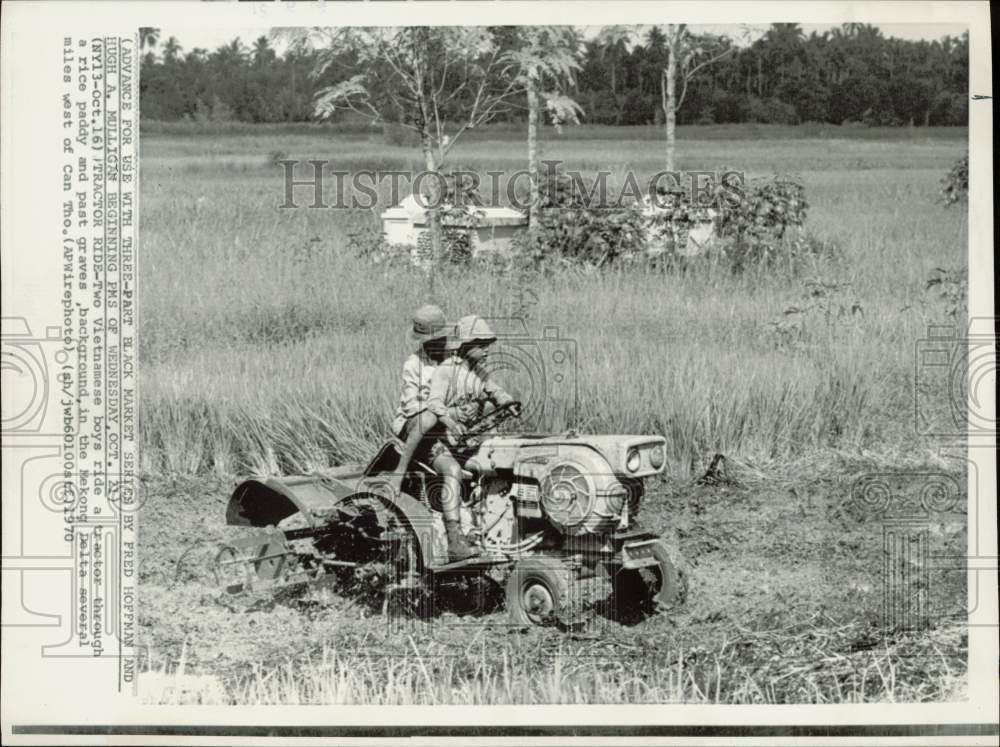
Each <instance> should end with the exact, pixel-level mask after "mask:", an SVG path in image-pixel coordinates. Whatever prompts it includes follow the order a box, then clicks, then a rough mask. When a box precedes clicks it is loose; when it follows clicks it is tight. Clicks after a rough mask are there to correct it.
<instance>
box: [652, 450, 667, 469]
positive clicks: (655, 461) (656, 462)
mask: <svg viewBox="0 0 1000 747" xmlns="http://www.w3.org/2000/svg"><path fill="white" fill-rule="evenodd" d="M666 461H667V455H666V454H665V453H664V451H663V447H662V446H654V447H653V448H652V449H650V450H649V464H650V466H651V467H652V468H653V469H660V468H661V467H662V466H663V464H664V463H665V462H666Z"/></svg>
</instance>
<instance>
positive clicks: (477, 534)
mask: <svg viewBox="0 0 1000 747" xmlns="http://www.w3.org/2000/svg"><path fill="white" fill-rule="evenodd" d="M517 412H518V411H517V409H516V408H512V407H501V408H497V409H495V410H493V411H492V412H490V413H488V414H487V415H486V416H484V418H483V419H482V420H481V421H480V422H479V423H478V424H476V425H475V426H474V427H473V428H471V429H470V430H469V431H468V432H467V433H466V434H465V436H464V438H463V441H462V443H461V444H460V446H459V448H457V449H456V453H457V454H460V455H461V459H460V461H461V462H462V464H463V474H462V476H463V492H464V494H463V498H462V512H461V513H462V522H461V523H462V530H463V532H464V533H465V535H466V537H467V539H468V542H469V544H470V545H472V546H473V547H474V548H475V549H476V550H477V552H478V554H477V555H475V556H474V557H471V558H467V559H464V560H461V561H457V562H449V559H448V552H447V540H446V538H445V532H444V524H443V521H442V518H441V513H440V508H441V506H440V500H439V498H440V493H441V482H440V480H439V478H438V476H437V475H436V473H435V472H434V470H433V469H431V468H430V467H429V466H428V465H426V464H424V463H422V462H420V461H415V462H414V463H412V464H411V466H410V470H409V471H408V473H407V474H406V475H405V476H404V478H403V482H402V487H401V489H400V490H398V491H396V490H393V489H390V488H389V483H390V480H389V478H390V477H391V476H392V475H394V474H395V472H396V470H397V468H398V466H399V461H400V453H401V443H400V442H399V441H398V440H395V439H393V440H390V441H387V442H385V443H384V444H383V445H382V446H381V448H379V449H378V451H377V452H376V454H375V456H374V458H372V459H371V461H369V462H368V463H367V464H357V465H345V466H342V467H339V468H336V469H334V470H330V471H328V472H324V473H322V474H311V475H305V476H297V477H268V478H260V479H249V480H246V481H244V482H241V483H240V484H239V485H237V487H236V489H235V491H234V492H233V494H232V496H231V498H230V499H229V502H228V505H227V508H226V522H227V524H229V525H232V526H239V527H257V528H261V529H263V531H262V532H257V533H255V534H253V535H251V536H248V537H245V538H240V539H236V540H234V541H232V542H230V543H228V544H226V545H224V546H223V547H222V548H221V549H220V551H219V552H218V554H217V556H216V558H215V563H214V571H215V575H216V578H217V581H218V582H219V583H220V585H221V586H222V587H223V588H224V589H225V591H227V592H229V593H232V594H239V593H242V592H249V591H258V592H260V591H270V590H274V589H278V588H281V587H286V586H290V585H297V584H316V583H319V582H323V581H326V582H329V581H333V582H335V586H336V588H341V589H354V590H358V589H360V588H364V589H368V590H371V589H376V590H377V591H378V593H379V594H380V595H381V599H382V600H383V605H384V606H383V610H385V609H388V608H389V605H390V600H395V601H393V602H392V609H399V606H400V605H402V607H403V608H404V609H407V610H409V611H410V612H415V613H416V614H424V613H426V611H427V610H429V609H431V608H433V603H434V602H433V599H434V595H435V591H436V590H439V589H442V588H444V587H446V586H448V585H449V584H452V585H454V584H456V583H457V584H469V585H471V586H470V587H469V588H473V589H481V588H483V584H484V583H487V584H492V585H493V587H494V588H495V589H496V591H497V594H496V596H497V597H498V598H499V597H502V598H503V600H504V601H505V606H506V609H507V612H508V615H509V617H510V620H511V622H512V623H513V624H515V625H517V626H531V625H546V624H555V625H558V626H562V627H574V626H577V625H579V624H581V622H585V621H586V619H587V617H588V615H589V613H588V608H587V605H586V604H585V603H584V601H583V596H584V595H583V594H582V592H581V589H582V588H583V586H584V584H583V582H584V581H585V580H587V579H597V580H599V581H600V580H604V581H607V582H610V586H611V597H610V598H611V599H612V600H615V601H616V603H617V606H618V607H621V608H624V607H625V606H629V607H630V608H640V609H642V610H644V611H645V613H648V614H652V613H655V612H657V611H664V610H669V609H671V608H674V607H676V606H678V605H680V604H681V603H682V602H683V599H684V596H685V591H686V579H685V575H684V573H683V571H682V567H681V563H680V562H679V558H678V557H677V556H676V554H675V553H674V551H673V550H672V549H671V548H670V547H669V546H668V544H667V543H666V542H665V540H663V539H662V538H661V537H660V536H658V535H657V534H654V533H652V532H650V531H648V530H647V529H645V528H643V527H642V525H641V523H640V521H639V515H640V509H641V504H642V498H643V493H644V480H645V479H646V478H649V477H652V476H654V475H656V474H658V473H660V472H662V471H663V469H664V467H665V463H666V448H665V446H666V444H665V440H664V439H663V438H662V437H660V436H621V435H600V436H592V435H578V434H576V433H573V432H568V433H565V434H563V435H558V436H553V435H545V436H540V435H509V434H503V433H497V432H496V429H497V428H498V427H499V426H501V425H502V424H503V423H505V422H506V421H509V420H511V419H512V418H513V417H515V416H516V414H517ZM476 593H479V592H476ZM400 600H402V601H400Z"/></svg>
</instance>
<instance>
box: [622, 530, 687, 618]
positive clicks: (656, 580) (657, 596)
mask: <svg viewBox="0 0 1000 747" xmlns="http://www.w3.org/2000/svg"><path fill="white" fill-rule="evenodd" d="M653 557H655V558H656V560H657V561H658V565H653V566H648V567H646V568H639V569H635V570H633V569H621V570H619V571H618V572H617V573H616V574H615V575H614V577H613V578H612V580H611V587H612V595H611V609H612V612H613V614H614V616H615V619H617V620H619V621H620V622H627V621H630V620H634V619H636V618H640V619H641V618H642V617H645V616H647V615H650V614H655V613H657V612H667V611H669V610H672V609H674V608H676V607H679V606H680V605H682V604H683V603H684V600H685V598H686V597H687V573H686V572H685V568H684V564H683V562H682V561H681V559H680V556H679V555H678V554H677V553H676V552H673V551H671V550H670V548H669V547H668V546H667V544H666V543H665V542H662V541H661V542H658V543H657V544H655V545H653Z"/></svg>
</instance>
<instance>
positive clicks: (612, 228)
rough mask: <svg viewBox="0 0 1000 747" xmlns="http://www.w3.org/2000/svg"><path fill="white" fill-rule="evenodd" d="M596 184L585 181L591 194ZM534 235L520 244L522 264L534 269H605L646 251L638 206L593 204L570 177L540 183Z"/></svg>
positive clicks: (557, 176) (547, 178)
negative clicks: (560, 266) (589, 202)
mask: <svg viewBox="0 0 1000 747" xmlns="http://www.w3.org/2000/svg"><path fill="white" fill-rule="evenodd" d="M592 186H593V181H592V180H591V181H590V182H589V183H584V184H583V187H584V189H585V190H587V191H588V192H589V191H590V189H591V187H592ZM539 197H540V204H539V208H538V210H537V211H536V213H535V216H534V220H535V226H534V229H535V230H534V232H533V233H531V232H525V233H524V234H523V235H520V236H519V237H518V240H517V241H516V250H517V251H518V255H519V259H520V264H522V265H525V266H527V267H532V268H535V269H547V268H549V267H552V266H556V265H565V264H577V265H584V266H589V267H592V268H595V269H596V268H601V267H605V266H608V265H611V264H614V263H615V262H616V261H617V260H618V259H620V258H622V257H627V256H632V255H634V254H635V253H636V252H639V251H643V250H644V249H645V226H644V219H643V215H642V211H641V209H640V206H639V205H638V204H637V203H631V204H614V205H590V204H588V202H587V201H586V200H585V199H584V197H583V195H582V194H581V190H580V189H579V185H574V182H573V180H572V179H571V178H570V177H568V176H567V175H565V174H560V173H557V174H546V175H545V176H544V177H543V178H542V179H541V181H540V184H539Z"/></svg>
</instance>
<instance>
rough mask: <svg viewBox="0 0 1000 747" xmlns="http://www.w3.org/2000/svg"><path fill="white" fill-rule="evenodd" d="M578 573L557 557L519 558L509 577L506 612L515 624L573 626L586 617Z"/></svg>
mask: <svg viewBox="0 0 1000 747" xmlns="http://www.w3.org/2000/svg"><path fill="white" fill-rule="evenodd" d="M578 587H579V582H578V581H577V578H576V574H575V573H574V572H573V571H572V570H571V569H570V568H568V567H567V566H566V564H565V563H563V562H562V561H561V560H559V559H558V558H553V557H546V556H539V557H531V558H524V559H522V560H519V561H518V562H517V564H516V565H515V566H514V569H513V570H512V571H511V574H510V576H509V577H508V578H507V614H508V615H509V616H510V619H511V622H512V623H513V624H514V625H518V626H524V625H553V624H555V625H559V626H561V627H574V626H577V625H580V624H581V623H582V622H584V620H583V615H582V610H581V604H580V601H581V599H580V597H581V595H580V590H579V588H578Z"/></svg>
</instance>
